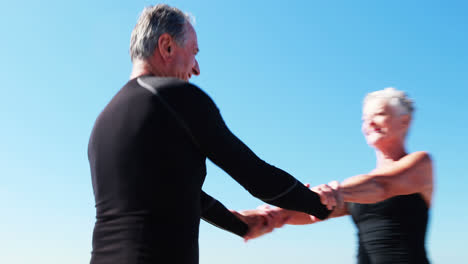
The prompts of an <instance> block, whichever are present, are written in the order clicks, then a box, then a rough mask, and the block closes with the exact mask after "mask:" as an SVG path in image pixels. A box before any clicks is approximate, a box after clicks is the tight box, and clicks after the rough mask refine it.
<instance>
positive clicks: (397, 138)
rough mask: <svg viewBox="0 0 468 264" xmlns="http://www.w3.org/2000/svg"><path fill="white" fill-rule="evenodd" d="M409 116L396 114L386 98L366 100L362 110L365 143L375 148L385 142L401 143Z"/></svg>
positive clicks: (382, 145) (383, 144)
mask: <svg viewBox="0 0 468 264" xmlns="http://www.w3.org/2000/svg"><path fill="white" fill-rule="evenodd" d="M408 125H409V116H408V115H398V114H397V113H396V111H395V109H394V108H392V107H391V106H389V105H388V103H387V100H386V99H381V98H376V99H373V100H370V101H368V102H366V104H365V105H364V107H363V111H362V132H363V133H364V137H365V138H366V141H367V144H369V145H371V146H374V147H376V148H381V147H384V146H385V145H386V144H403V141H404V139H405V135H406V131H407V130H408Z"/></svg>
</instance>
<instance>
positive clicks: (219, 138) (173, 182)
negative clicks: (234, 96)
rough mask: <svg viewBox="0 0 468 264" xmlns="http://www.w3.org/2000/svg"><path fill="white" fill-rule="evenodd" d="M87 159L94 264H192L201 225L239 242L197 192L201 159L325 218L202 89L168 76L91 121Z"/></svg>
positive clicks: (136, 84) (240, 226)
mask: <svg viewBox="0 0 468 264" xmlns="http://www.w3.org/2000/svg"><path fill="white" fill-rule="evenodd" d="M148 85H149V86H150V87H149V88H148ZM152 88H155V89H154V90H152ZM88 156H89V162H90V167H91V176H92V183H93V189H94V196H95V201H96V218H97V219H96V224H95V227H94V233H93V251H92V257H91V263H92V264H104V263H108V264H119V263H125V264H136V263H139V264H141V263H179V264H185V263H187V264H194V263H198V230H199V222H200V218H204V219H205V220H207V221H208V222H210V223H213V224H215V225H217V226H219V227H221V228H224V229H226V230H229V231H231V232H233V233H236V234H238V235H240V236H243V235H244V234H245V233H246V232H247V226H246V225H245V224H244V223H243V222H241V221H240V220H239V219H237V218H236V217H235V216H234V215H233V214H231V213H230V212H229V211H228V210H227V209H226V208H225V207H224V206H223V205H222V204H221V203H219V202H218V201H216V200H215V199H213V198H212V197H210V196H209V195H207V194H206V193H204V192H203V191H202V185H203V181H204V179H205V175H206V165H205V160H206V158H209V159H210V160H211V161H213V162H214V163H215V164H216V165H218V166H219V167H221V168H222V169H223V170H224V171H226V172H227V173H228V174H229V175H230V176H232V177H233V178H234V179H235V180H236V181H237V182H238V183H240V184H241V185H242V186H243V187H244V188H246V189H247V190H248V191H249V192H250V193H251V194H252V195H254V196H255V197H257V198H260V199H262V200H263V201H265V202H267V203H270V204H273V205H276V206H279V207H283V208H286V209H291V210H298V211H302V212H305V213H309V214H313V215H316V216H317V217H319V218H321V219H323V218H326V217H327V216H328V214H329V211H328V210H327V209H326V207H325V206H323V205H322V204H321V203H320V199H319V196H318V195H317V194H316V193H314V192H312V191H310V190H309V189H307V188H306V187H305V186H303V184H301V183H300V182H298V181H297V180H296V179H295V178H293V177H292V176H291V175H289V174H288V173H286V172H284V171H282V170H280V169H278V168H275V167H273V166H271V165H269V164H267V163H265V162H264V161H262V160H261V159H259V158H258V157H257V156H256V155H255V154H254V153H253V152H252V151H251V150H250V149H249V148H248V147H247V146H246V145H244V144H243V143H242V142H241V141H240V140H239V139H237V138H236V137H235V136H234V135H233V134H232V133H231V132H230V131H229V129H228V128H227V127H226V125H225V124H224V122H223V120H222V118H221V115H220V113H219V111H218V109H217V107H216V105H215V104H214V102H213V101H212V100H211V99H210V98H209V97H208V96H207V95H206V94H205V93H204V92H203V91H202V90H200V89H199V88H197V87H196V86H194V85H192V84H190V83H187V82H183V81H180V80H177V79H174V78H158V77H152V76H143V77H141V78H139V79H133V80H130V81H129V82H128V83H127V84H126V85H125V86H124V87H123V88H122V89H121V90H120V91H119V92H118V93H117V94H116V95H115V96H114V98H113V99H112V101H111V102H110V103H109V104H108V105H107V106H106V108H105V109H104V110H103V112H102V113H101V114H100V115H99V117H98V118H97V120H96V123H95V125H94V128H93V131H92V134H91V138H90V141H89V146H88ZM167 261H169V262H167Z"/></svg>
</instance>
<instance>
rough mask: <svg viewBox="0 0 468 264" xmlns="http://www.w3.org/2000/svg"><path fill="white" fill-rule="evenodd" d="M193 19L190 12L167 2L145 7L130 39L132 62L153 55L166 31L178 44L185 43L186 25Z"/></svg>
mask: <svg viewBox="0 0 468 264" xmlns="http://www.w3.org/2000/svg"><path fill="white" fill-rule="evenodd" d="M192 21H193V19H192V17H191V16H190V15H189V14H186V13H184V12H182V11H181V10H179V9H177V8H175V7H170V6H168V5H166V4H158V5H156V6H149V7H145V9H143V11H142V12H141V15H140V18H139V19H138V22H137V24H136V26H135V28H134V29H133V31H132V36H131V39H130V57H131V58H132V62H133V61H134V60H136V59H142V60H145V59H148V58H149V57H151V55H153V52H154V49H155V48H156V47H157V46H158V40H159V37H160V36H161V35H162V34H164V33H167V34H169V35H171V36H172V37H173V38H174V40H175V41H176V42H177V44H179V45H184V44H185V40H186V36H185V35H186V34H185V25H186V24H187V23H192Z"/></svg>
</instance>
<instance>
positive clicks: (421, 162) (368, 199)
mask: <svg viewBox="0 0 468 264" xmlns="http://www.w3.org/2000/svg"><path fill="white" fill-rule="evenodd" d="M432 175H433V172H432V161H431V158H430V156H429V154H428V153H427V152H422V151H421V152H415V153H411V154H408V155H406V156H405V157H403V158H402V159H400V160H399V161H396V162H395V163H394V164H392V165H391V166H389V167H387V168H382V169H376V170H374V171H372V172H370V173H369V174H362V175H357V176H353V177H351V178H348V179H346V180H344V181H343V182H342V183H341V184H340V186H339V188H340V192H341V194H342V196H343V199H344V201H345V202H354V203H376V202H380V201H383V200H385V199H388V198H390V197H393V196H397V195H405V194H412V193H425V192H426V193H427V192H431V191H432V187H433V178H432Z"/></svg>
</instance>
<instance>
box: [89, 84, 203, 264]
mask: <svg viewBox="0 0 468 264" xmlns="http://www.w3.org/2000/svg"><path fill="white" fill-rule="evenodd" d="M160 83H161V86H164V87H159V88H161V91H163V90H164V89H170V93H172V94H176V93H179V92H180V93H184V92H187V90H190V89H191V88H190V87H189V88H187V87H186V86H189V84H188V83H185V82H181V81H177V80H175V79H162V78H161V81H160ZM192 89H193V88H192ZM88 154H89V161H90V166H91V174H92V181H93V188H94V194H95V199H96V215H97V221H96V225H95V229H94V234H93V257H92V260H91V263H96V264H97V263H157V262H158V261H162V258H163V257H164V255H162V254H163V253H166V254H168V256H171V259H172V260H173V262H174V263H194V262H193V259H194V258H196V255H197V254H198V244H197V240H198V226H199V219H200V208H199V207H200V202H199V201H200V192H201V186H202V184H203V181H204V177H205V174H206V173H205V172H206V169H205V157H204V155H202V154H201V153H200V151H198V150H197V147H196V146H195V145H194V143H193V142H192V141H191V139H190V137H189V136H188V135H187V134H186V132H185V131H184V130H183V129H181V128H180V126H179V124H178V123H177V121H176V120H175V119H174V118H173V116H172V115H171V113H170V112H169V111H168V109H167V108H165V107H164V105H162V103H161V101H159V99H158V97H157V96H155V95H153V94H152V93H151V92H150V91H148V90H146V89H144V88H142V87H141V86H139V85H138V83H137V81H136V79H134V80H131V81H129V82H128V83H127V84H126V85H125V86H124V87H123V88H122V89H121V90H120V91H119V93H118V94H117V95H116V96H115V97H114V98H113V99H112V101H111V102H110V103H109V104H108V105H107V106H106V108H105V109H104V111H103V112H102V113H101V114H100V116H99V117H98V119H97V120H96V123H95V126H94V129H93V132H92V135H91V138H90V142H89V148H88ZM165 216H166V217H165ZM177 248H180V250H181V251H180V252H178V254H176V255H172V254H171V252H174V249H177Z"/></svg>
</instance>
